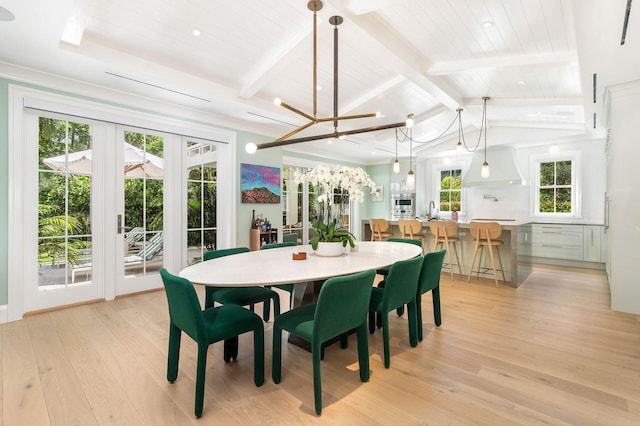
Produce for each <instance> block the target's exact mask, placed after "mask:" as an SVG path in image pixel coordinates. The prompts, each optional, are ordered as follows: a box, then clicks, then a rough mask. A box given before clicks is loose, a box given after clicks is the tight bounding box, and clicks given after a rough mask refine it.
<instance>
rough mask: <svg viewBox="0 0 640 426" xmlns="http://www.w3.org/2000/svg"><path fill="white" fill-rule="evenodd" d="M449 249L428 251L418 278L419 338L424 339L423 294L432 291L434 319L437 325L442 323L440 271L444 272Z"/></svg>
mask: <svg viewBox="0 0 640 426" xmlns="http://www.w3.org/2000/svg"><path fill="white" fill-rule="evenodd" d="M445 254H447V250H446V249H443V250H440V251H435V252H431V253H427V254H425V255H424V259H423V261H422V269H421V270H420V278H419V279H418V293H417V295H416V300H417V306H416V308H417V311H418V312H417V317H418V340H419V341H422V303H421V299H422V295H423V294H425V293H427V292H429V291H430V292H431V298H432V299H433V320H434V322H435V324H436V326H437V327H438V326H440V324H442V314H441V312H440V273H441V272H442V263H443V262H444V256H445Z"/></svg>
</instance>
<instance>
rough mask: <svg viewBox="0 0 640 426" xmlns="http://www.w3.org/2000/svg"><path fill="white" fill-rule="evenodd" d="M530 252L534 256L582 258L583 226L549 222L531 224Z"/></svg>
mask: <svg viewBox="0 0 640 426" xmlns="http://www.w3.org/2000/svg"><path fill="white" fill-rule="evenodd" d="M531 254H532V256H534V257H548V258H552V259H566V260H584V229H583V226H582V225H566V224H550V223H534V224H532V225H531Z"/></svg>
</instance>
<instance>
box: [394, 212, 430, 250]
mask: <svg viewBox="0 0 640 426" xmlns="http://www.w3.org/2000/svg"><path fill="white" fill-rule="evenodd" d="M398 227H399V228H400V232H401V233H402V238H407V239H410V240H418V241H420V242H421V243H422V254H424V248H425V247H426V245H427V233H426V232H424V231H422V222H420V221H419V220H418V219H400V220H398ZM422 240H424V242H423V241H422Z"/></svg>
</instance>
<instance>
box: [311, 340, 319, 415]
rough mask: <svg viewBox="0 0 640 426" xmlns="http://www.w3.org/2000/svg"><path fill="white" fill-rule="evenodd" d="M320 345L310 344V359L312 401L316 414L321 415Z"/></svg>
mask: <svg viewBox="0 0 640 426" xmlns="http://www.w3.org/2000/svg"><path fill="white" fill-rule="evenodd" d="M321 352H322V344H321V343H320V342H312V343H311V358H312V361H313V397H314V398H313V399H314V401H315V406H316V414H318V415H320V414H321V413H322V374H321V370H320V355H321Z"/></svg>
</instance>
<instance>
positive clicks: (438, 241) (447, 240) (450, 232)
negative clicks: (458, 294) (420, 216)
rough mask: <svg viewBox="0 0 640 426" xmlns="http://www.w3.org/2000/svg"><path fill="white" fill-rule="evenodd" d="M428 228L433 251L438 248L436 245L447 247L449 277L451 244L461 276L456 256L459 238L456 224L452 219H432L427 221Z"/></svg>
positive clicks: (458, 259) (451, 268) (451, 264)
mask: <svg viewBox="0 0 640 426" xmlns="http://www.w3.org/2000/svg"><path fill="white" fill-rule="evenodd" d="M429 229H430V230H431V233H432V234H433V236H434V241H433V251H436V250H437V249H438V246H441V247H442V248H446V249H447V258H448V259H449V272H450V273H451V279H452V280H453V262H452V261H451V247H450V244H452V245H453V253H454V254H455V256H456V261H457V262H458V272H460V276H462V268H461V267H460V257H459V256H458V242H459V241H460V238H459V237H458V236H457V235H458V224H457V223H456V222H454V221H452V220H444V221H440V220H434V221H431V222H429Z"/></svg>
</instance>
